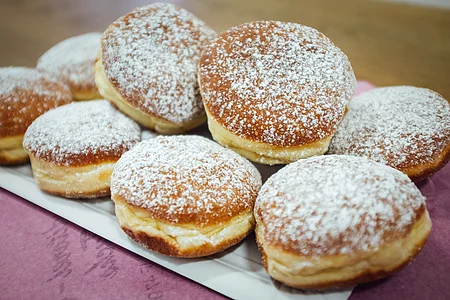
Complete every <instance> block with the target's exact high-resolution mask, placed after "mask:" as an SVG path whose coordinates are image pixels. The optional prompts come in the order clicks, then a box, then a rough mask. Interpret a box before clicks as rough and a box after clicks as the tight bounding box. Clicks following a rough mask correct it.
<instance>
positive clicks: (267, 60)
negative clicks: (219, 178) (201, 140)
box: [200, 21, 356, 146]
mask: <svg viewBox="0 0 450 300" xmlns="http://www.w3.org/2000/svg"><path fill="white" fill-rule="evenodd" d="M200 82H201V92H202V96H203V100H204V103H205V107H206V108H207V109H208V111H209V112H211V114H212V115H213V117H214V118H215V119H218V120H219V121H220V123H222V124H223V125H224V126H225V127H226V128H227V129H228V130H230V131H232V132H233V133H235V134H237V135H239V136H241V137H244V138H248V139H253V140H256V141H259V142H265V143H269V144H273V145H280V146H293V145H302V144H306V143H311V142H316V141H318V140H321V139H323V138H325V137H327V136H330V135H331V134H332V133H333V132H334V130H335V129H336V126H337V124H338V123H339V122H340V121H341V119H342V117H343V114H344V110H345V107H346V105H347V102H348V101H349V100H350V98H351V96H352V95H353V92H354V90H355V87H356V80H355V76H354V74H353V70H352V68H351V65H350V62H349V61H348V59H347V57H346V56H345V54H344V53H342V51H341V50H340V49H339V48H337V47H336V46H335V45H334V44H333V43H332V42H331V41H330V40H329V39H328V38H327V37H325V36H324V35H323V34H322V33H320V32H318V31H317V30H315V29H313V28H310V27H307V26H303V25H299V24H295V23H283V22H277V21H258V22H252V23H248V24H243V25H240V26H237V27H233V28H231V29H229V30H227V31H226V32H224V33H222V34H221V35H220V36H219V38H217V39H216V40H215V41H214V42H213V43H211V44H209V45H208V46H207V48H206V49H205V51H204V52H203V54H202V58H201V60H200Z"/></svg>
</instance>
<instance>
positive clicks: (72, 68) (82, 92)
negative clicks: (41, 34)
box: [36, 32, 101, 100]
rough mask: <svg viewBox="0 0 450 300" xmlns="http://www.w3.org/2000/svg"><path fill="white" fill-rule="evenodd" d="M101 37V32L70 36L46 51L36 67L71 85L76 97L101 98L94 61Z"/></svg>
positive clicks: (82, 98)
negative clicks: (95, 78) (95, 76)
mask: <svg viewBox="0 0 450 300" xmlns="http://www.w3.org/2000/svg"><path fill="white" fill-rule="evenodd" d="M100 37H101V33H98V32H91V33H86V34H82V35H79V36H75V37H71V38H68V39H66V40H64V41H62V42H60V43H58V44H56V45H55V46H53V47H52V48H50V49H49V50H47V51H46V52H45V53H44V54H42V56H41V57H40V58H39V60H38V62H37V67H36V68H37V69H38V70H40V71H42V72H46V73H48V74H50V75H51V76H53V77H55V78H57V79H58V80H60V81H63V82H65V83H66V84H67V85H69V87H70V90H71V91H72V95H73V97H74V99H75V100H90V99H98V98H100V95H99V93H98V90H97V87H96V86H95V81H94V62H95V58H96V57H97V53H98V51H99V49H100Z"/></svg>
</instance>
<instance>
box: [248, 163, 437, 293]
mask: <svg viewBox="0 0 450 300" xmlns="http://www.w3.org/2000/svg"><path fill="white" fill-rule="evenodd" d="M255 218H256V230H255V231H256V240H257V243H258V246H259V249H260V252H261V254H262V258H263V264H264V266H265V268H266V270H267V272H268V273H269V275H270V276H271V277H273V278H274V279H276V280H278V281H281V282H282V283H284V284H286V285H288V286H291V287H295V288H302V289H330V288H338V287H345V286H351V285H355V284H359V283H363V282H368V281H371V280H375V279H378V278H382V277H385V276H388V275H390V274H392V273H393V272H395V271H397V270H400V269H401V268H402V267H404V266H406V265H407V264H409V263H410V262H411V261H412V260H413V259H414V258H415V257H416V256H417V255H418V253H419V252H420V250H421V249H422V247H423V245H424V244H425V242H426V240H427V238H428V235H429V232H430V229H431V220H430V217H429V215H428V212H427V209H426V206H425V197H423V196H422V195H421V193H420V191H419V189H418V188H417V187H416V186H415V185H414V183H412V182H411V180H410V179H409V178H408V177H407V176H406V175H404V174H403V173H401V172H399V171H397V170H395V169H393V168H390V167H388V166H386V165H383V164H380V163H377V162H374V161H370V160H367V159H365V158H361V157H355V156H345V155H341V156H339V155H326V156H318V157H312V158H308V159H305V160H300V161H297V162H295V163H292V164H290V165H288V166H286V167H285V168H283V169H281V171H279V172H278V173H276V174H275V175H273V176H272V177H270V178H269V180H268V181H267V182H266V183H265V184H264V185H263V187H262V188H261V191H260V193H259V195H258V198H257V200H256V204H255Z"/></svg>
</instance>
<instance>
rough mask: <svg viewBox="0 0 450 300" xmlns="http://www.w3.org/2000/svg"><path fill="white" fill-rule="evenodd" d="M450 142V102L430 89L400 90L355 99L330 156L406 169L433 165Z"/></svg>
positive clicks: (383, 90)
mask: <svg viewBox="0 0 450 300" xmlns="http://www.w3.org/2000/svg"><path fill="white" fill-rule="evenodd" d="M449 144H450V105H449V103H448V102H447V101H446V100H445V99H444V98H442V96H440V95H439V94H437V93H435V92H433V91H431V90H429V89H424V88H416V87H412V86H397V87H385V88H377V89H373V90H370V91H368V92H366V93H364V94H362V95H360V96H358V97H355V98H354V99H353V100H352V101H351V102H350V104H349V111H348V113H347V115H346V116H345V118H344V120H343V121H342V123H341V124H340V125H339V128H338V130H337V132H336V135H335V136H334V138H333V139H332V141H331V144H330V150H329V153H335V154H350V155H356V156H363V157H367V158H369V159H372V160H375V161H377V162H380V163H383V164H386V165H389V166H392V167H394V168H404V167H411V166H416V165H420V164H423V163H427V162H432V161H434V160H435V159H436V158H437V157H438V156H439V155H440V154H441V153H442V151H443V150H444V149H445V147H446V146H447V145H449Z"/></svg>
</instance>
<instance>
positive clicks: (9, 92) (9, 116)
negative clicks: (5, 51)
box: [0, 67, 72, 164]
mask: <svg viewBox="0 0 450 300" xmlns="http://www.w3.org/2000/svg"><path fill="white" fill-rule="evenodd" d="M71 101H72V95H71V94H70V90H69V88H68V87H67V86H66V85H65V84H63V83H61V82H58V81H56V80H54V79H52V78H50V77H48V76H47V75H45V74H42V73H41V72H39V71H38V70H36V69H31V68H23V67H6V68H0V164H18V163H24V162H26V161H27V160H28V155H27V154H26V153H25V151H24V150H23V148H22V140H23V135H24V133H25V131H26V130H27V128H28V126H29V125H30V124H31V122H33V120H34V119H36V118H37V117H39V116H40V115H41V114H43V113H45V112H46V111H48V110H50V109H52V108H54V107H57V106H59V105H64V104H67V103H69V102H71Z"/></svg>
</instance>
